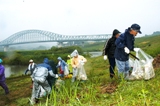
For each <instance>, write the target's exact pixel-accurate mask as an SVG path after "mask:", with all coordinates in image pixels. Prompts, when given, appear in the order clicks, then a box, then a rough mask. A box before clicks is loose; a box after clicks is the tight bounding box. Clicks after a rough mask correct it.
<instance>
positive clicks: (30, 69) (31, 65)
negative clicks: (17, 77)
mask: <svg viewBox="0 0 160 106" xmlns="http://www.w3.org/2000/svg"><path fill="white" fill-rule="evenodd" d="M35 68H36V64H35V63H34V62H33V60H32V59H30V60H29V65H28V68H27V70H26V71H25V75H26V74H27V72H28V71H30V72H31V75H32V73H33V71H34V69H35Z"/></svg>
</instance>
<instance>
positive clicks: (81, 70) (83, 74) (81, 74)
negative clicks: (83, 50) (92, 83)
mask: <svg viewBox="0 0 160 106" xmlns="http://www.w3.org/2000/svg"><path fill="white" fill-rule="evenodd" d="M83 65H84V63H82V64H79V67H78V75H77V79H78V80H87V75H86V72H85V69H84V66H83Z"/></svg>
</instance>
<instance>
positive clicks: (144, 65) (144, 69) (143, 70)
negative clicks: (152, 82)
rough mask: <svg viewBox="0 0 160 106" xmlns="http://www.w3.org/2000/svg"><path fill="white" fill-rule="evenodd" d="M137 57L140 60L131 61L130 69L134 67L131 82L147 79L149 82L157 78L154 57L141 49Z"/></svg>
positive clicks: (130, 77) (137, 52)
mask: <svg viewBox="0 0 160 106" xmlns="http://www.w3.org/2000/svg"><path fill="white" fill-rule="evenodd" d="M136 57H138V58H139V60H137V59H135V60H133V59H132V58H130V59H129V63H130V67H133V70H132V73H131V75H130V76H129V78H128V79H129V80H136V79H145V80H149V79H151V78H153V77H154V76H155V73H154V69H153V65H152V62H153V57H151V56H150V55H148V54H147V53H145V52H144V51H143V50H141V49H139V50H138V51H136Z"/></svg>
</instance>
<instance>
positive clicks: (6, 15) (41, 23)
mask: <svg viewBox="0 0 160 106" xmlns="http://www.w3.org/2000/svg"><path fill="white" fill-rule="evenodd" d="M133 23H138V24H139V25H140V26H141V31H142V33H143V34H142V35H145V34H151V33H153V32H154V31H160V0H0V41H2V40H4V39H6V38H7V37H9V36H10V35H12V34H14V33H16V32H19V31H22V30H27V29H40V30H46V31H51V32H54V33H59V34H64V35H83V34H84V35H85V34H111V33H112V31H113V29H115V28H116V29H119V30H120V31H121V32H124V30H125V29H126V28H128V27H129V26H131V24H133Z"/></svg>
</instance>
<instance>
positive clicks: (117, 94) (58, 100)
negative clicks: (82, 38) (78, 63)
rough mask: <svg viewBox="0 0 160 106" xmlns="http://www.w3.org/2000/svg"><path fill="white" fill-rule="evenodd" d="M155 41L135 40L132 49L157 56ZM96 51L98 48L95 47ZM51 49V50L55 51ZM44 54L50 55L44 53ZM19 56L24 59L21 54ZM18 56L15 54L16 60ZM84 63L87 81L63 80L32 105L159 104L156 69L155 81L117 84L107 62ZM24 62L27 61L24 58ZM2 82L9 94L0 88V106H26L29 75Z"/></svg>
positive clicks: (159, 72) (152, 38)
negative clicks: (138, 48)
mask: <svg viewBox="0 0 160 106" xmlns="http://www.w3.org/2000/svg"><path fill="white" fill-rule="evenodd" d="M159 40H160V36H150V37H144V38H137V39H136V43H135V45H136V47H140V48H142V49H143V50H145V52H147V53H148V54H151V55H152V56H157V55H158V54H160V49H159V45H160V42H159ZM102 47H103V46H102ZM94 48H95V47H94ZM97 48H101V47H100V46H99V47H97ZM52 49H53V51H54V50H55V49H57V48H52ZM59 50H60V49H59ZM66 50H69V49H66ZM51 51H52V50H51ZM71 51H72V50H70V51H69V53H70V52H71ZM45 52H46V51H43V53H45ZM57 52H58V49H57ZM21 53H22V52H21ZM23 53H25V52H23ZM48 53H50V52H49V51H48ZM60 53H61V52H59V53H57V55H60ZM21 55H23V56H24V55H25V54H21ZM34 55H36V56H37V57H36V58H38V56H42V57H43V56H45V55H47V54H42V53H39V54H38V52H35V54H34ZM53 55H55V54H53ZM53 55H51V54H50V55H49V57H50V58H51V59H52V58H53V57H54V56H53ZM65 55H67V54H65ZM18 56H19V55H17V57H18ZM28 56H29V55H28ZM65 57H66V56H65ZM56 58H57V57H55V59H56ZM6 59H8V58H6ZM17 59H18V58H17ZM41 59H43V58H41ZM87 60H88V62H87V63H86V64H85V69H86V72H87V75H88V81H86V82H78V81H77V82H75V83H73V84H72V83H71V79H66V80H65V84H64V86H62V87H61V88H59V90H56V91H54V90H53V91H52V93H51V97H50V98H49V99H46V98H42V99H40V103H39V104H37V105H36V106H159V105H160V101H159V98H160V93H159V89H160V84H159V83H160V69H156V70H155V73H156V76H155V78H153V79H151V80H148V81H145V80H139V81H125V80H122V81H120V80H118V79H117V78H114V79H112V80H111V79H110V78H109V70H108V67H109V65H108V62H107V61H104V60H103V57H102V56H100V57H96V58H87ZM19 61H20V60H16V62H19ZM26 61H27V62H28V58H27V60H26ZM27 64H28V63H27ZM116 74H117V70H116ZM6 82H7V85H8V86H9V89H10V94H9V95H4V92H3V89H2V88H0V106H29V99H30V97H31V91H32V89H30V86H31V79H30V76H29V75H28V76H19V77H11V78H7V80H6Z"/></svg>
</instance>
